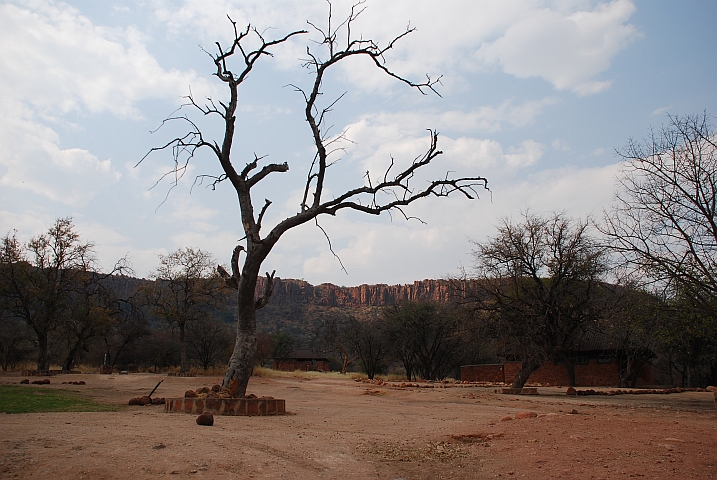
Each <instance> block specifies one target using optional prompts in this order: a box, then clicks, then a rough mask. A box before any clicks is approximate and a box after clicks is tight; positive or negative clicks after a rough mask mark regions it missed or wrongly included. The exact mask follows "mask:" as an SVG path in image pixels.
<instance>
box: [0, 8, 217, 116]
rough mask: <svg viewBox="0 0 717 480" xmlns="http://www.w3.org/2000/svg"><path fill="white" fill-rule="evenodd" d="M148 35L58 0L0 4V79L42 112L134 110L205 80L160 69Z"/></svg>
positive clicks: (131, 112)
mask: <svg viewBox="0 0 717 480" xmlns="http://www.w3.org/2000/svg"><path fill="white" fill-rule="evenodd" d="M146 40H147V39H146V38H144V37H143V36H142V35H141V34H140V33H139V32H138V31H137V30H136V29H134V28H133V27H127V28H125V29H113V28H108V27H100V26H96V25H94V24H92V22H90V21H89V20H88V19H87V18H86V17H84V16H82V15H81V14H80V13H79V12H78V11H77V10H75V9H74V8H71V7H69V6H67V5H65V4H62V3H57V2H53V1H49V0H48V1H41V0H37V1H34V2H31V3H26V4H23V7H19V6H16V5H13V4H4V5H0V43H2V45H3V48H2V50H0V85H2V87H3V90H4V91H7V92H12V96H13V97H14V98H15V99H17V100H21V101H23V102H26V103H28V104H30V105H32V106H33V107H35V108H39V109H42V110H43V111H45V110H49V111H50V112H58V113H66V112H70V111H81V112H90V113H97V112H103V111H109V112H111V113H113V114H115V115H118V116H121V117H127V116H135V117H136V116H139V115H140V114H139V111H138V110H137V108H136V105H135V104H136V102H137V101H139V100H142V99H146V98H158V97H159V98H179V96H181V95H184V94H186V93H187V91H188V90H187V89H188V86H189V85H190V84H191V85H192V86H193V87H196V88H202V87H203V86H204V85H206V81H205V80H204V79H201V78H198V77H197V76H196V74H195V73H194V72H193V71H188V72H181V71H178V70H171V71H166V70H164V69H162V67H161V66H160V65H159V64H158V63H157V61H156V60H155V58H154V57H153V56H152V55H151V54H150V53H149V52H148V51H147V49H146V48H145V45H144V42H145V41H146ZM48 113H49V112H48Z"/></svg>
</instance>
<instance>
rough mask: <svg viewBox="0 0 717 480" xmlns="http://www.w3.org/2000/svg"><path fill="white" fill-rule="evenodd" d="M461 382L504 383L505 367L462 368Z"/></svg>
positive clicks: (474, 366) (471, 366)
mask: <svg viewBox="0 0 717 480" xmlns="http://www.w3.org/2000/svg"><path fill="white" fill-rule="evenodd" d="M461 380H463V381H466V382H494V383H499V382H504V381H505V377H504V375H503V365H502V364H499V363H494V364H490V365H464V366H462V367H461Z"/></svg>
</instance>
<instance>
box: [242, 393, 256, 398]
mask: <svg viewBox="0 0 717 480" xmlns="http://www.w3.org/2000/svg"><path fill="white" fill-rule="evenodd" d="M244 398H257V396H256V395H254V394H253V393H249V394H247V395H244Z"/></svg>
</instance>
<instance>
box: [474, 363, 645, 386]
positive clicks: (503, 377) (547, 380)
mask: <svg viewBox="0 0 717 480" xmlns="http://www.w3.org/2000/svg"><path fill="white" fill-rule="evenodd" d="M520 365H521V362H506V363H504V364H502V365H500V364H493V365H466V366H463V367H461V380H465V381H469V382H505V383H508V384H510V383H513V379H514V378H515V375H516V374H517V373H518V371H520ZM642 370H649V366H645V368H643V369H642ZM642 370H641V372H642ZM619 379H620V378H619V376H618V373H617V364H615V363H614V362H611V363H598V361H597V359H590V360H589V363H588V364H587V365H575V383H576V385H577V386H579V387H599V386H604V387H612V386H617V385H618V383H619ZM648 379H649V380H648ZM651 382H652V379H651V376H650V375H648V372H645V373H643V375H642V377H639V378H638V385H640V384H642V385H645V384H650V383H651ZM528 383H541V384H550V385H563V386H564V385H569V384H570V382H569V380H568V372H567V370H566V368H565V366H563V365H556V364H555V362H553V361H552V360H548V361H547V362H545V364H543V365H542V366H541V367H540V368H539V369H537V370H536V371H535V372H533V374H532V375H530V378H528Z"/></svg>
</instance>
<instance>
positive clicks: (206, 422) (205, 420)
mask: <svg viewBox="0 0 717 480" xmlns="http://www.w3.org/2000/svg"><path fill="white" fill-rule="evenodd" d="M197 425H203V426H205V427H211V426H212V425H214V415H212V412H204V413H202V414H201V415H199V416H198V417H197Z"/></svg>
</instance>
